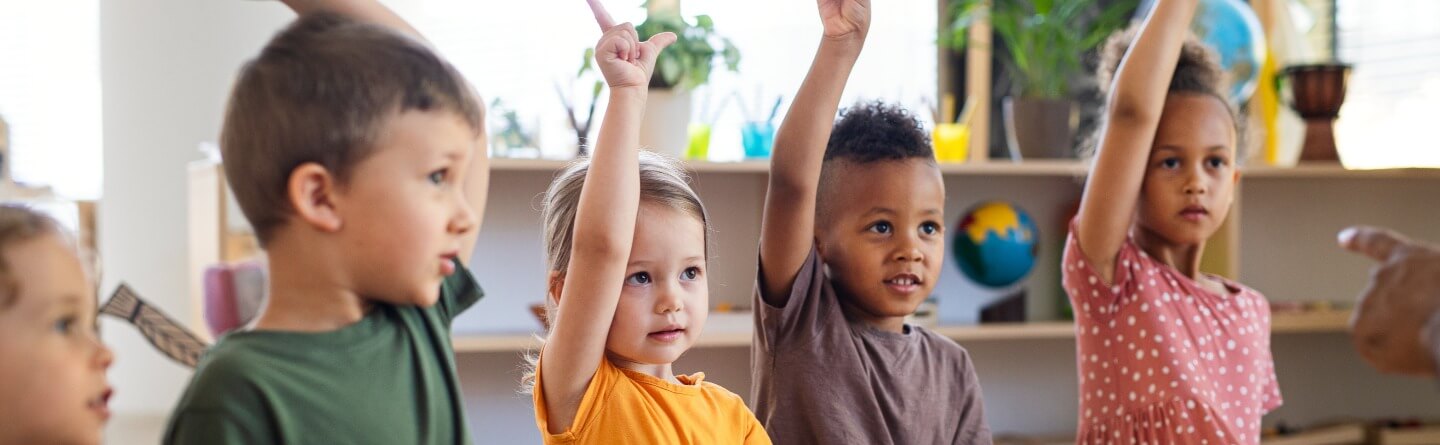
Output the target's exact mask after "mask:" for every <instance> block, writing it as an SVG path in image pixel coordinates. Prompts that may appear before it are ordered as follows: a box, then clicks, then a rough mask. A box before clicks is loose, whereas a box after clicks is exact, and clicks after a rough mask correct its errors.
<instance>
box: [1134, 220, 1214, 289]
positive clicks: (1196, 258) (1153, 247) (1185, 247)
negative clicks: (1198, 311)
mask: <svg viewBox="0 0 1440 445" xmlns="http://www.w3.org/2000/svg"><path fill="white" fill-rule="evenodd" d="M1133 233H1134V234H1135V235H1134V236H1135V244H1136V245H1138V246H1140V250H1144V251H1145V253H1146V254H1148V255H1150V257H1152V258H1155V260H1156V261H1159V262H1161V263H1165V264H1166V265H1168V266H1170V267H1173V268H1175V270H1178V271H1180V274H1181V275H1184V276H1187V277H1190V279H1192V280H1198V279H1199V278H1200V255H1201V253H1203V252H1204V251H1205V243H1204V242H1201V243H1199V244H1177V243H1173V242H1171V241H1170V240H1168V239H1166V238H1165V237H1164V236H1162V235H1160V234H1159V233H1155V232H1154V231H1152V230H1149V229H1146V228H1144V227H1139V226H1136V227H1135V228H1134V229H1133Z"/></svg>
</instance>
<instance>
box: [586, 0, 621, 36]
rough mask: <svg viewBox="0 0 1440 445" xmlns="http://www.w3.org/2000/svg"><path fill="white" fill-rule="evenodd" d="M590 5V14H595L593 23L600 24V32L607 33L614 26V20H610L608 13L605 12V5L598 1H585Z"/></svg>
mask: <svg viewBox="0 0 1440 445" xmlns="http://www.w3.org/2000/svg"><path fill="white" fill-rule="evenodd" d="M585 2H586V3H589V4H590V12H593V13H595V23H598V24H600V30H601V31H607V30H609V29H610V28H612V27H614V26H615V19H612V18H610V12H608V11H606V10H605V5H602V4H600V0H585Z"/></svg>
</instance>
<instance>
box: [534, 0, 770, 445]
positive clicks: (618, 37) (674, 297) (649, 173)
mask: <svg viewBox="0 0 1440 445" xmlns="http://www.w3.org/2000/svg"><path fill="white" fill-rule="evenodd" d="M589 3H590V7H591V8H592V10H593V11H594V13H595V18H596V21H597V22H598V23H599V24H600V29H601V30H602V31H604V35H603V36H601V38H600V41H599V42H598V43H596V45H595V59H596V60H595V61H596V64H597V65H598V66H599V67H600V72H601V73H602V74H603V75H604V77H605V80H606V82H607V83H608V84H609V86H610V105H609V107H608V109H607V110H606V111H605V118H604V122H603V123H602V124H601V126H600V135H599V138H598V139H597V143H596V145H595V149H594V155H593V156H592V157H591V158H589V159H587V160H582V161H580V162H579V163H577V164H576V165H574V166H572V167H570V168H568V169H566V170H565V171H564V172H562V173H561V174H560V176H559V177H558V178H556V180H555V182H554V183H553V184H552V185H551V186H550V190H549V191H548V192H546V196H545V209H544V217H543V218H544V221H545V227H546V230H545V231H546V235H547V236H546V240H545V244H546V250H547V252H548V263H549V268H550V284H549V295H548V297H547V300H548V304H549V306H550V314H551V317H550V319H551V320H552V323H551V329H550V334H549V338H548V339H547V340H546V342H545V346H544V348H543V349H542V350H541V352H540V358H539V362H538V363H537V365H536V367H537V370H536V373H535V375H534V376H533V380H534V382H533V383H534V387H533V393H534V400H535V418H536V424H537V426H538V427H539V428H540V431H541V434H542V435H543V437H544V443H547V444H556V443H581V444H602V443H603V444H612V443H625V444H740V443H745V444H768V443H770V440H769V438H768V436H766V435H765V431H764V430H763V429H761V427H760V423H759V422H758V421H756V420H755V416H754V415H753V414H751V413H750V410H749V409H747V408H746V407H745V402H744V400H742V399H741V398H740V397H739V396H737V395H735V394H734V393H732V392H730V391H727V390H725V389H724V388H721V387H720V386H718V385H715V384H713V383H709V382H705V381H704V380H703V379H704V374H700V373H697V374H693V375H689V376H686V375H675V374H674V373H673V372H672V369H671V364H672V363H673V362H674V361H675V360H676V359H677V358H679V357H680V355H681V354H683V353H685V351H686V350H688V349H689V348H690V346H691V345H692V344H694V342H695V340H696V339H697V338H699V336H700V332H701V330H702V329H703V328H704V326H705V318H706V315H707V312H708V307H709V291H708V289H707V287H706V286H707V284H706V283H707V282H706V273H707V270H706V262H707V259H706V240H707V238H708V236H707V233H708V222H707V219H706V216H705V210H704V207H703V206H702V205H701V203H700V199H699V197H698V196H696V195H695V192H694V191H693V190H692V189H691V188H690V186H689V185H688V184H686V182H685V179H684V174H683V173H682V172H681V171H680V170H679V168H678V167H677V166H676V165H675V164H674V163H673V162H670V161H667V160H665V159H664V158H661V157H659V156H656V155H653V154H649V153H643V154H641V153H639V150H638V148H639V146H640V141H639V133H640V121H641V116H642V115H643V114H644V110H645V100H646V94H647V89H648V85H649V83H650V76H651V74H652V73H653V70H654V67H655V57H656V55H658V54H659V53H660V51H661V50H662V49H664V48H665V47H666V46H668V45H669V44H671V43H674V42H675V39H676V37H675V35H674V34H672V33H661V34H657V35H655V36H654V37H652V38H650V40H647V41H644V42H641V41H640V39H639V36H638V35H637V34H636V31H635V27H634V26H633V25H631V24H629V23H625V24H619V25H617V24H615V23H614V21H613V20H612V19H611V18H610V16H609V14H608V13H606V11H605V8H604V7H603V6H602V5H600V4H599V0H590V1H589Z"/></svg>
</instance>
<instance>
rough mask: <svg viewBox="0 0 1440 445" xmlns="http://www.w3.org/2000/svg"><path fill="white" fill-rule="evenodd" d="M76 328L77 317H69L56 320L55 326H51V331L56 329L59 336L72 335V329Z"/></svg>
mask: <svg viewBox="0 0 1440 445" xmlns="http://www.w3.org/2000/svg"><path fill="white" fill-rule="evenodd" d="M74 327H75V317H69V316H67V317H64V318H61V319H59V320H55V324H54V325H52V326H51V329H54V330H55V333H57V334H69V333H70V329H72V328H74Z"/></svg>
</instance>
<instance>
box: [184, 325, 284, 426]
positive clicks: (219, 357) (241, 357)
mask: <svg viewBox="0 0 1440 445" xmlns="http://www.w3.org/2000/svg"><path fill="white" fill-rule="evenodd" d="M266 362H267V360H265V358H264V354H263V353H262V352H261V351H260V349H259V348H256V347H255V346H254V345H253V344H251V343H250V342H248V341H245V339H243V338H238V337H236V336H235V334H232V335H229V336H226V337H223V338H221V339H220V341H219V342H216V343H215V345H214V346H211V347H210V349H209V350H207V351H205V355H204V356H202V357H201V358H200V362H199V363H198V364H197V365H196V366H195V375H194V377H192V379H191V381H190V386H189V387H188V388H187V389H186V391H185V393H186V394H185V397H184V399H183V400H182V402H181V405H182V408H185V407H191V408H201V409H204V408H213V407H219V406H222V405H226V404H228V403H232V402H234V401H237V400H242V399H246V398H252V397H254V396H256V394H254V390H255V389H256V388H258V387H260V386H261V385H257V383H258V381H260V380H263V379H264V378H265V376H266V375H268V374H269V372H268V367H267V366H266V365H265V363H266Z"/></svg>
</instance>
